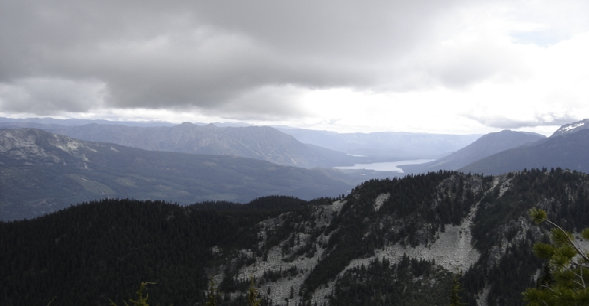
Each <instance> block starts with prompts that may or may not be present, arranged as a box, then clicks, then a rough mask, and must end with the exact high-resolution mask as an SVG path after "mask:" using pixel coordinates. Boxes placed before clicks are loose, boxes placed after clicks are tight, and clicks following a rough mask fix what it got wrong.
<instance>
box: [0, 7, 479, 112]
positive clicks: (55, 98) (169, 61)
mask: <svg viewBox="0 0 589 306" xmlns="http://www.w3.org/2000/svg"><path fill="white" fill-rule="evenodd" d="M457 3H458V1H443V2H441V1H425V0H422V1H384V0H382V1H380V0H374V1H335V0H330V1H311V0H303V1H270V0H261V1H223V0H221V1H145V0H142V1H138V0H137V1H109V0H105V1H89V0H64V1H26V0H25V1H12V0H0V47H1V48H0V111H28V112H33V113H38V114H51V113H52V112H58V111H85V110H89V109H92V108H100V107H116V108H135V107H140V108H167V107H175V108H183V107H186V108H189V107H198V108H200V109H203V110H205V111H207V110H208V111H209V112H212V113H215V112H229V113H231V112H233V113H236V114H237V113H243V114H244V115H246V116H252V117H255V116H256V114H259V116H260V117H265V116H278V117H280V116H283V115H293V114H296V113H297V112H302V111H303V110H299V109H298V108H297V106H296V105H292V103H290V101H289V99H288V98H287V97H284V99H280V97H279V95H280V92H281V91H280V90H279V89H280V88H287V90H285V91H284V93H288V92H289V90H288V88H289V87H292V86H295V87H303V88H329V87H341V86H346V87H357V88H377V87H392V88H401V89H402V88H405V87H414V86H421V85H420V84H421V82H422V81H424V80H427V79H431V78H435V77H441V78H447V82H449V83H463V82H468V80H466V79H465V78H464V77H463V75H462V73H461V72H460V69H462V68H461V67H458V68H456V69H455V68H450V70H451V71H448V69H447V68H444V67H441V68H439V69H438V70H439V71H432V72H431V73H432V74H434V76H425V77H422V76H420V75H419V74H420V73H421V72H419V73H417V75H414V76H411V75H410V74H411V73H412V72H411V71H413V70H414V69H415V67H413V66H411V67H407V63H408V61H406V60H405V59H406V58H407V57H410V56H411V54H413V53H414V52H416V51H418V50H419V49H422V48H427V41H428V37H429V36H430V35H433V34H432V28H434V25H435V22H436V20H437V18H438V17H439V16H440V15H441V13H443V12H445V11H448V10H451V9H452V7H453V6H454V5H456V4H457ZM459 66H460V65H459ZM465 73H467V74H472V73H473V69H472V67H471V69H470V70H469V71H467V72H465ZM482 73H483V75H482V76H477V77H482V78H484V75H485V74H487V72H485V71H483V72H482ZM457 74H458V75H457ZM468 77H470V75H468ZM443 82H445V81H443Z"/></svg>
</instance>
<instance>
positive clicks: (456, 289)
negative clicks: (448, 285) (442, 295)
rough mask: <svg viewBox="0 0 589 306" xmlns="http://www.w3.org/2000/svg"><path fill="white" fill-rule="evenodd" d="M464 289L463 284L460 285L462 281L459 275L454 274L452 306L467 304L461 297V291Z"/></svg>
mask: <svg viewBox="0 0 589 306" xmlns="http://www.w3.org/2000/svg"><path fill="white" fill-rule="evenodd" d="M461 291H462V286H460V281H458V277H456V275H455V276H454V279H453V280H452V294H451V295H450V306H463V305H465V304H464V303H463V302H462V299H461V298H460V292H461Z"/></svg>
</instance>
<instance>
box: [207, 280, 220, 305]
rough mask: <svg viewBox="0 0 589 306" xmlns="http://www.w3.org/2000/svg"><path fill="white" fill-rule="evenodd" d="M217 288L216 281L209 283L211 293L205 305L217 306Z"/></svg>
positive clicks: (209, 292) (208, 293) (208, 294)
mask: <svg viewBox="0 0 589 306" xmlns="http://www.w3.org/2000/svg"><path fill="white" fill-rule="evenodd" d="M217 294H218V293H217V286H216V284H215V281H214V280H211V281H210V282H209V291H208V292H207V301H206V303H205V305H206V306H216V305H217Z"/></svg>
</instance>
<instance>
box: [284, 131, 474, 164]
mask: <svg viewBox="0 0 589 306" xmlns="http://www.w3.org/2000/svg"><path fill="white" fill-rule="evenodd" d="M280 130H281V131H282V132H284V133H286V134H289V135H292V136H294V137H295V138H296V139H298V140H299V141H301V142H304V143H308V144H313V145H317V146H322V147H325V148H329V149H332V150H335V151H339V152H345V153H348V154H353V155H362V156H367V157H370V158H372V159H373V160H383V161H390V160H403V159H422V158H439V157H442V156H444V155H447V154H449V153H452V152H456V151H457V150H459V149H461V148H463V147H465V146H467V145H469V144H470V143H472V142H473V141H475V140H476V139H477V138H479V137H480V135H445V134H423V133H396V132H378V133H335V132H328V131H316V130H306V129H294V128H288V127H280Z"/></svg>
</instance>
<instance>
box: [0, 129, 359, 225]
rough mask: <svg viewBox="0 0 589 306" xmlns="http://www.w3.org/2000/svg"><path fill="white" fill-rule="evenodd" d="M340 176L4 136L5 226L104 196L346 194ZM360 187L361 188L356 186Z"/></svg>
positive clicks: (1, 203) (37, 135) (192, 198)
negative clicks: (18, 219) (12, 221)
mask: <svg viewBox="0 0 589 306" xmlns="http://www.w3.org/2000/svg"><path fill="white" fill-rule="evenodd" d="M334 174H337V175H338V176H339V174H340V172H337V171H336V170H333V171H327V170H309V169H301V168H295V167H286V166H278V165H276V164H272V163H269V162H265V161H260V160H256V159H248V158H238V157H230V156H210V155H195V154H184V153H167V152H155V151H145V150H141V149H134V148H128V147H124V146H119V145H114V144H105V143H91V142H84V141H79V140H76V139H73V138H70V137H66V136H60V135H55V134H51V133H48V132H45V131H41V130H35V129H17V130H0V188H1V189H0V190H1V192H0V219H3V220H8V219H16V218H25V217H26V218H31V217H34V216H37V215H40V214H43V213H47V212H51V211H55V210H58V209H61V208H64V207H67V206H68V205H70V204H73V203H79V202H82V201H85V200H91V199H100V198H105V197H131V198H136V199H165V200H169V201H177V202H180V203H194V202H196V201H202V200H231V201H238V202H246V201H249V200H251V199H253V198H256V197H260V196H265V195H273V194H281V195H292V196H297V197H301V198H304V199H311V198H314V197H319V196H329V195H331V196H333V195H338V194H342V193H345V192H347V191H348V190H349V188H350V187H351V185H350V183H347V182H344V180H346V179H350V177H345V176H342V177H341V178H340V177H337V176H336V175H334ZM355 183H358V181H356V182H355Z"/></svg>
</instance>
